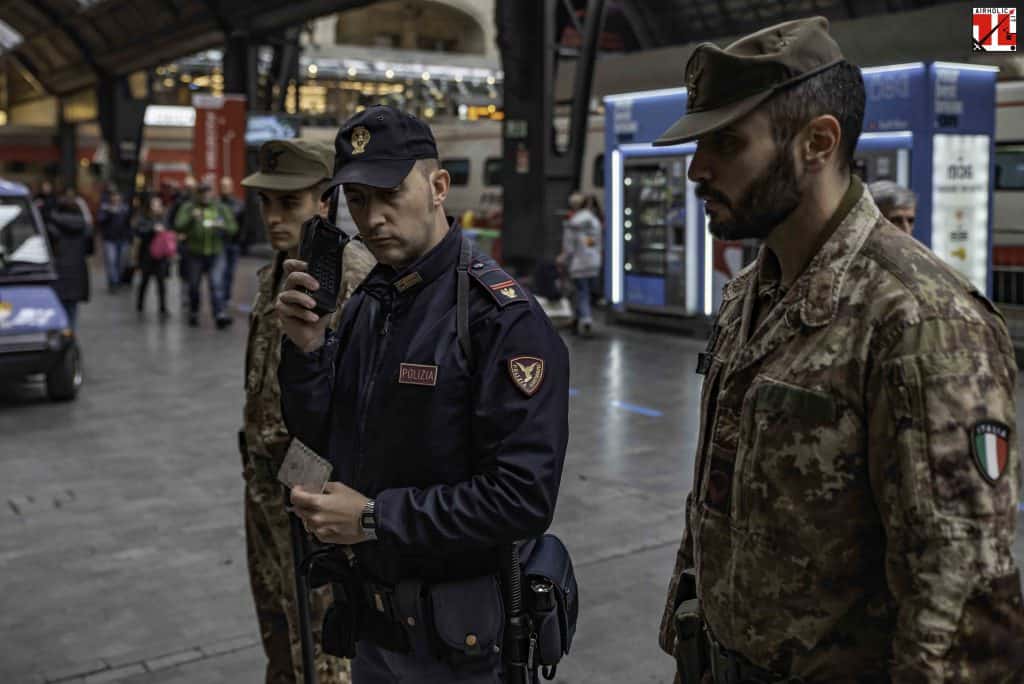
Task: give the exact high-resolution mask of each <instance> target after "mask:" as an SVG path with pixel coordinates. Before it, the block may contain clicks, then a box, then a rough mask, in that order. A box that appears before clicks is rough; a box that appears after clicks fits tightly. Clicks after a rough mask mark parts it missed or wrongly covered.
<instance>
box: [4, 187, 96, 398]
mask: <svg viewBox="0 0 1024 684" xmlns="http://www.w3.org/2000/svg"><path fill="white" fill-rule="evenodd" d="M56 280H57V272H56V270H55V267H54V263H53V251H52V250H51V248H50V243H49V241H48V239H47V237H46V228H45V226H44V225H43V221H42V218H41V217H40V216H39V212H38V211H37V210H36V207H35V206H34V205H33V203H32V197H31V195H30V193H29V191H28V188H26V187H25V186H24V185H21V184H20V183H11V182H8V181H5V180H3V179H0V380H5V381H10V380H14V379H19V378H24V377H25V376H29V375H39V374H42V375H45V377H46V393H47V394H48V395H49V397H50V398H51V399H53V400H58V401H66V400H69V399H74V398H75V396H76V395H77V394H78V390H79V388H80V387H81V386H82V355H81V351H80V350H79V348H78V341H77V340H76V339H75V333H74V331H73V330H72V329H71V327H70V326H69V325H68V317H67V312H65V311H64V307H63V305H62V304H61V303H60V300H59V299H58V298H57V293H56V292H55V291H54V289H53V284H54V283H55V282H56Z"/></svg>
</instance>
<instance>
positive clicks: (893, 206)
mask: <svg viewBox="0 0 1024 684" xmlns="http://www.w3.org/2000/svg"><path fill="white" fill-rule="evenodd" d="M868 192H870V193H871V197H872V199H874V200H875V204H877V205H878V210H879V211H880V212H882V216H884V217H885V218H886V219H888V220H889V223H891V224H893V225H894V226H896V227H897V228H899V229H900V230H902V231H903V232H904V233H906V234H907V235H913V234H914V220H915V219H916V217H917V195H915V194H914V192H913V191H912V190H910V189H909V188H905V187H903V186H902V185H900V184H899V183H894V182H893V181H891V180H882V181H875V182H874V183H871V184H869V185H868Z"/></svg>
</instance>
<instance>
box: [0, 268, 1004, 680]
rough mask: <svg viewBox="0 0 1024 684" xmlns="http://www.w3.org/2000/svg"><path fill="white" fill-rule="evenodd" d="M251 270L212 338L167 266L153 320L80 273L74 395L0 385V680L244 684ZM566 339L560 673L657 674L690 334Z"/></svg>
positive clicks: (692, 434)
mask: <svg viewBox="0 0 1024 684" xmlns="http://www.w3.org/2000/svg"><path fill="white" fill-rule="evenodd" d="M260 263H261V261H260V260H259V259H256V258H246V259H243V260H242V261H241V263H240V265H239V272H238V275H237V280H236V293H235V297H234V300H235V302H236V303H238V308H239V309H240V311H239V312H237V313H236V314H235V319H236V320H235V325H234V326H233V327H231V328H229V329H227V330H224V331H218V330H216V329H214V326H213V323H212V321H211V320H210V319H209V315H208V313H206V312H205V311H204V317H203V320H202V324H201V327H199V328H189V327H188V326H186V325H185V324H184V317H183V316H182V315H181V314H180V313H179V312H178V311H179V307H178V306H177V303H178V302H179V301H180V300H179V290H178V283H177V280H176V279H173V280H171V281H169V283H170V285H171V287H170V291H169V302H171V303H172V304H173V306H172V310H173V312H174V313H173V315H172V318H171V320H169V321H166V322H160V321H159V320H158V318H157V316H156V313H155V309H156V305H155V293H151V294H150V298H151V299H150V301H149V303H148V311H147V312H146V313H145V314H144V315H142V316H141V317H140V316H138V315H137V314H136V312H135V309H134V295H133V294H129V293H128V292H127V291H124V292H120V293H117V294H113V295H111V294H107V293H106V292H105V290H104V288H103V287H102V284H103V282H104V281H103V278H102V275H101V273H100V272H99V270H94V271H93V285H94V295H93V297H92V301H91V302H89V303H87V304H85V305H83V306H82V308H81V309H80V323H79V328H80V329H79V336H80V339H81V344H82V347H83V353H84V358H85V384H84V386H83V388H82V391H81V394H80V396H79V397H78V399H77V400H76V401H74V402H70V403H63V404H54V403H51V402H49V401H48V400H47V399H46V397H45V392H44V390H43V388H42V386H41V385H39V384H32V383H21V384H17V385H6V386H2V387H0V436H2V437H0V499H2V502H3V505H2V506H0V643H2V644H3V646H2V648H0V681H3V682H12V683H18V684H43V683H47V682H60V683H74V684H84V683H88V684H99V683H101V682H130V683H132V684H157V683H160V684H185V683H186V682H187V683H188V684H205V683H210V684H214V683H226V682H258V681H261V680H262V662H263V654H262V650H261V648H260V644H259V637H258V630H257V625H256V619H255V614H254V610H253V606H252V599H251V596H250V593H249V584H248V576H247V573H246V560H245V545H244V535H243V522H242V521H243V515H242V494H243V483H242V478H241V465H240V461H239V456H238V454H237V451H236V437H235V435H236V431H237V429H238V428H239V426H240V423H241V416H242V401H243V395H242V374H243V372H242V366H243V354H244V347H245V341H246V332H247V322H246V317H245V313H244V311H245V309H247V307H246V306H245V304H248V303H249V302H251V301H252V299H253V295H254V293H255V270H256V268H257V267H258V266H259V265H260ZM204 305H205V302H204ZM565 339H566V343H567V344H568V346H569V349H570V354H571V358H572V364H573V371H572V392H571V394H572V397H571V402H570V410H571V417H570V421H571V438H570V443H569V453H568V456H567V460H566V467H565V473H564V477H563V484H562V491H561V496H560V499H559V503H558V510H557V514H556V517H555V524H554V528H553V531H554V532H556V533H557V534H559V535H560V536H561V537H562V538H563V539H564V540H566V542H567V543H568V546H569V548H570V550H571V551H572V553H573V557H574V561H575V565H576V571H577V575H578V579H579V584H580V589H581V601H582V609H581V619H580V623H579V630H578V632H577V635H576V640H575V642H574V646H573V652H572V654H571V655H570V656H569V658H567V659H566V660H565V661H564V663H563V665H562V666H560V667H559V669H558V676H557V679H556V681H557V682H563V683H566V684H568V683H570V682H576V683H582V682H586V683H587V684H601V683H609V684H611V683H620V682H624V681H630V682H670V681H671V679H672V672H673V663H672V661H671V660H670V659H669V658H668V657H667V656H665V655H664V654H662V653H661V651H660V650H659V648H658V646H657V629H658V623H659V621H660V618H661V612H662V607H663V601H664V597H665V591H666V587H667V583H668V579H669V573H670V572H671V569H672V564H673V560H674V556H675V552H676V548H677V546H678V543H679V540H680V537H681V534H682V529H683V501H684V497H685V495H686V493H687V492H688V491H689V489H690V486H691V478H692V470H693V450H694V448H695V442H696V439H697V418H698V409H699V388H700V385H699V377H698V376H697V375H696V374H695V373H694V369H695V361H696V354H697V352H698V351H700V350H701V349H702V348H703V342H702V341H700V340H694V339H687V338H685V337H681V336H679V335H678V334H676V333H666V332H651V331H645V330H639V329H636V328H627V327H621V326H615V327H606V326H600V327H599V328H598V331H597V334H596V336H595V337H594V338H591V339H581V338H576V337H572V336H568V335H567V336H566V337H565ZM1021 403H1022V404H1024V402H1021ZM1018 411H1019V413H1020V411H1021V406H1020V405H1019V406H1018ZM1020 419H1021V416H1020V415H1019V416H1018V420H1020ZM1021 424H1024V422H1021ZM1019 516H1020V517H1019V518H1018V520H1019V524H1018V537H1017V540H1016V545H1015V552H1016V555H1017V558H1018V559H1019V560H1021V561H1024V531H1022V528H1024V519H1021V518H1024V514H1019Z"/></svg>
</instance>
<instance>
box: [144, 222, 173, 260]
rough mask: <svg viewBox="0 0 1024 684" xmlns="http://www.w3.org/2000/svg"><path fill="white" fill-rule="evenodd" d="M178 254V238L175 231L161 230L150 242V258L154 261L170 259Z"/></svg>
mask: <svg viewBox="0 0 1024 684" xmlns="http://www.w3.org/2000/svg"><path fill="white" fill-rule="evenodd" d="M177 253H178V236H177V235H176V234H175V232H174V231H173V230H161V231H159V232H157V233H156V234H155V235H153V239H152V240H150V242H149V256H151V257H153V260H154V261H162V260H164V259H170V258H171V257H173V256H174V255H176V254H177Z"/></svg>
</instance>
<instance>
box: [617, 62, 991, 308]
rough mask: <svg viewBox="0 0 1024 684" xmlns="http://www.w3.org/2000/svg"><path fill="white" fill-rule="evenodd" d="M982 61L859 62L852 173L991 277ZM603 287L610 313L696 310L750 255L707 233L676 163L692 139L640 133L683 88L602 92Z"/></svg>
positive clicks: (674, 110)
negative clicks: (888, 188)
mask: <svg viewBox="0 0 1024 684" xmlns="http://www.w3.org/2000/svg"><path fill="white" fill-rule="evenodd" d="M996 72H997V70H996V69H995V68H994V67H985V66H975V65H963V64H950V63H944V62H935V63H930V64H925V63H923V62H915V63H912V64H899V65H892V66H885V67H876V68H868V69H864V70H862V73H863V77H864V85H865V91H866V96H867V98H866V107H865V115H864V127H863V131H862V133H861V136H860V139H859V141H858V145H857V149H856V152H855V158H854V168H853V170H854V172H855V173H856V174H858V175H859V176H860V177H861V178H862V179H863V180H864V181H865V182H866V183H871V182H873V181H876V180H892V181H895V182H897V183H899V184H900V185H903V186H906V187H909V188H910V189H911V190H913V191H914V193H915V194H916V196H917V222H916V225H915V228H914V237H915V238H917V239H918V240H920V241H921V242H922V243H924V244H926V245H928V246H930V247H931V248H932V249H933V250H935V252H936V254H938V255H939V256H940V257H941V258H943V259H944V260H946V261H947V262H948V263H950V264H951V265H952V266H953V267H954V268H956V269H958V270H960V271H961V272H962V273H964V275H966V276H967V277H968V278H969V279H970V280H971V281H972V282H973V283H974V284H975V285H976V286H977V287H978V288H979V289H980V290H981V291H983V292H986V293H987V292H989V291H990V287H991V282H990V281H991V256H990V254H991V230H992V221H991V212H992V192H991V187H990V183H989V179H990V178H991V177H992V165H993V163H994V162H993V152H992V150H993V144H994V133H995V77H996ZM604 103H605V145H606V155H605V158H606V159H607V160H608V163H606V164H605V188H606V190H605V192H606V197H605V206H606V207H607V208H608V214H607V215H608V230H607V231H606V235H605V241H606V244H605V254H606V255H607V256H606V259H605V288H606V290H605V291H606V292H608V293H609V294H610V304H611V308H612V312H613V317H615V315H625V314H633V313H635V314H653V315H658V316H682V317H702V316H710V315H712V314H713V313H714V312H715V311H716V310H717V309H718V307H719V305H720V298H721V292H722V287H723V286H724V284H725V283H726V282H728V281H729V280H730V279H732V278H733V277H735V276H736V274H737V273H738V272H739V270H740V269H741V268H742V267H743V266H744V265H745V264H747V263H749V262H750V261H751V260H752V259H753V258H755V256H756V254H757V248H758V245H756V244H754V243H750V242H722V241H719V240H714V239H713V238H712V237H711V236H710V234H709V233H708V231H707V225H706V217H705V213H704V208H703V206H702V205H701V203H700V201H699V199H698V198H697V197H696V195H695V194H694V185H693V183H691V182H690V181H689V180H688V179H687V177H686V172H687V169H688V167H689V163H690V159H691V158H692V156H693V153H694V151H695V150H696V146H695V144H694V143H686V144H683V145H673V146H669V147H653V146H652V145H651V143H652V142H653V141H654V140H655V139H657V138H658V137H659V136H660V135H661V134H662V133H663V132H664V131H665V130H666V129H668V127H669V126H671V125H672V124H673V123H674V122H675V121H676V120H677V119H678V118H679V117H680V116H681V115H682V113H683V112H685V110H686V90H685V89H683V88H677V89H667V90H658V91H647V92H639V93H627V94H622V95H611V96H608V97H606V98H605V100H604Z"/></svg>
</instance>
